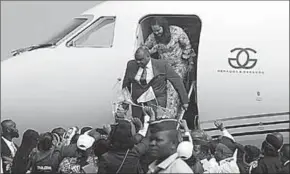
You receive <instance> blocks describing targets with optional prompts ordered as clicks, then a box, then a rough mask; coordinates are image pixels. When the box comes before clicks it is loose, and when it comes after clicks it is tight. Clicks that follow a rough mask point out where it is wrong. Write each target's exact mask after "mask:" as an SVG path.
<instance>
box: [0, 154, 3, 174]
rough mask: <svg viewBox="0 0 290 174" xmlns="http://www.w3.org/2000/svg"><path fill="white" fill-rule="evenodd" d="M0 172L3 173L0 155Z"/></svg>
mask: <svg viewBox="0 0 290 174" xmlns="http://www.w3.org/2000/svg"><path fill="white" fill-rule="evenodd" d="M0 173H3V163H2V158H1V157H0Z"/></svg>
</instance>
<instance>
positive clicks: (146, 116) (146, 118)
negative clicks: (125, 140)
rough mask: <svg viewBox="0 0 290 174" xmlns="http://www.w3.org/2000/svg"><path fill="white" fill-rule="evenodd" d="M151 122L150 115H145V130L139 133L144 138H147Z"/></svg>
mask: <svg viewBox="0 0 290 174" xmlns="http://www.w3.org/2000/svg"><path fill="white" fill-rule="evenodd" d="M149 120H150V117H149V116H148V115H145V116H144V124H143V128H142V129H141V130H139V132H138V133H139V134H140V135H142V136H143V137H145V136H146V134H147V130H148V127H149Z"/></svg>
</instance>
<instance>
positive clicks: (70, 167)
mask: <svg viewBox="0 0 290 174" xmlns="http://www.w3.org/2000/svg"><path fill="white" fill-rule="evenodd" d="M87 163H88V164H87V165H91V164H93V165H94V166H96V164H97V162H96V160H95V159H94V157H88V159H87ZM59 172H60V173H68V174H71V173H85V171H84V170H83V168H82V166H81V165H80V164H79V163H78V159H77V158H76V157H67V158H64V159H63V160H62V162H61V163H60V165H59ZM95 173H97V168H96V172H95Z"/></svg>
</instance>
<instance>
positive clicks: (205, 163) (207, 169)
mask: <svg viewBox="0 0 290 174" xmlns="http://www.w3.org/2000/svg"><path fill="white" fill-rule="evenodd" d="M200 162H201V164H202V167H203V169H204V173H212V172H211V171H213V169H214V168H218V167H219V164H218V163H217V161H216V160H215V158H211V159H210V160H207V159H203V160H201V161H200Z"/></svg>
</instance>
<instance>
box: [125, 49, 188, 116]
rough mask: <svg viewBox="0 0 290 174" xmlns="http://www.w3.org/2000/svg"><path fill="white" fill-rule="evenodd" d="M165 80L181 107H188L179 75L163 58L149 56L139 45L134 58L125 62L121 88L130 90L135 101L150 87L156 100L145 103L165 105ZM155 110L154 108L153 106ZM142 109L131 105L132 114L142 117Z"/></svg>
mask: <svg viewBox="0 0 290 174" xmlns="http://www.w3.org/2000/svg"><path fill="white" fill-rule="evenodd" d="M167 80H169V81H170V82H171V83H172V84H173V86H174V88H175V90H176V91H177V92H178V94H179V97H180V100H181V103H182V104H183V108H184V109H187V107H188V97H187V92H186V89H185V87H184V84H183V81H182V79H181V78H180V76H179V75H178V74H177V73H176V72H175V71H174V70H173V68H171V67H170V66H169V64H168V63H167V62H166V61H165V60H156V59H152V58H151V57H150V53H149V50H148V49H147V48H146V47H140V48H138V49H137V51H136V52H135V60H130V61H129V62H128V64H127V68H126V73H125V77H124V80H123V85H122V88H126V87H127V88H128V90H129V91H132V100H133V102H134V103H137V99H138V98H139V97H140V96H141V95H142V94H143V93H144V92H146V91H147V90H148V89H149V88H150V87H152V89H153V91H154V94H155V97H156V100H157V101H156V100H152V101H149V102H147V103H145V105H146V104H147V105H150V104H153V105H159V106H161V107H164V108H165V107H166V104H167V88H166V84H167ZM155 112H156V108H155ZM142 115H143V113H142V109H141V108H140V107H136V106H132V116H133V117H138V118H140V119H141V120H143V118H142Z"/></svg>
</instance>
